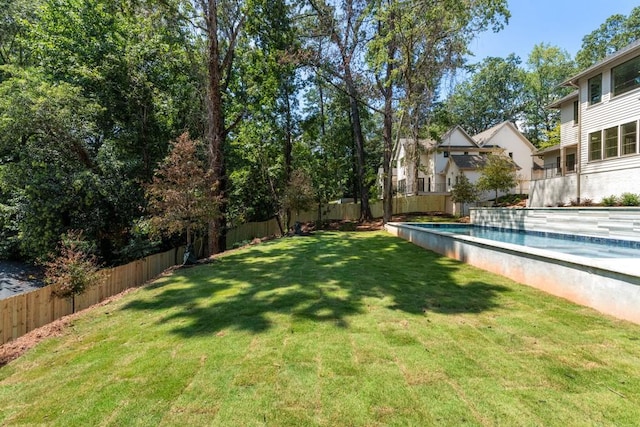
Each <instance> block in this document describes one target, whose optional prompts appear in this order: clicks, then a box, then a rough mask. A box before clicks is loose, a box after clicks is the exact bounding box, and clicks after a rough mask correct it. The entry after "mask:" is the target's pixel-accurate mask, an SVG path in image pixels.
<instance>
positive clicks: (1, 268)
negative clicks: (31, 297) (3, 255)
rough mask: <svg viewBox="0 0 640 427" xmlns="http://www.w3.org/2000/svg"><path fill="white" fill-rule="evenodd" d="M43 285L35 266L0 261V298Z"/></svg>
mask: <svg viewBox="0 0 640 427" xmlns="http://www.w3.org/2000/svg"><path fill="white" fill-rule="evenodd" d="M42 286H44V284H43V283H42V278H41V273H40V270H39V269H38V268H37V267H34V266H32V265H29V264H24V263H20V262H15V261H0V299H5V298H10V297H12V296H15V295H18V294H22V293H25V292H30V291H32V290H34V289H38V288H40V287H42Z"/></svg>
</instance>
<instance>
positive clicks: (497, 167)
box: [477, 154, 516, 201]
mask: <svg viewBox="0 0 640 427" xmlns="http://www.w3.org/2000/svg"><path fill="white" fill-rule="evenodd" d="M515 185H516V166H515V164H514V163H513V161H512V160H511V159H510V158H509V157H507V156H502V155H497V154H489V155H487V162H486V164H485V166H484V167H482V169H481V175H480V179H478V183H477V186H478V189H480V190H483V191H489V190H493V191H495V199H496V201H497V199H498V191H504V192H508V191H509V190H511V189H512V188H513V187H514V186H515Z"/></svg>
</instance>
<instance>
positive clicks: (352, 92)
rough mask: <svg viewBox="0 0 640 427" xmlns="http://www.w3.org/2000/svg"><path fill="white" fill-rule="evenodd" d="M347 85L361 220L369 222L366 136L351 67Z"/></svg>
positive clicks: (370, 216) (347, 71)
mask: <svg viewBox="0 0 640 427" xmlns="http://www.w3.org/2000/svg"><path fill="white" fill-rule="evenodd" d="M344 80H345V84H346V86H347V93H348V94H349V109H350V115H351V126H352V127H353V139H354V142H355V145H356V147H355V148H356V165H357V171H356V172H357V181H358V183H357V184H358V192H359V193H360V220H361V221H368V220H371V219H372V215H371V207H370V206H369V191H368V189H367V187H366V183H365V172H366V171H365V150H364V136H363V134H362V124H361V120H360V108H359V106H358V93H357V90H356V86H355V83H354V81H353V77H352V75H351V69H350V67H348V66H347V67H345V79H344Z"/></svg>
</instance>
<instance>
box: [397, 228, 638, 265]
mask: <svg viewBox="0 0 640 427" xmlns="http://www.w3.org/2000/svg"><path fill="white" fill-rule="evenodd" d="M408 224H411V225H415V226H416V227H419V228H426V229H431V230H434V231H437V232H441V233H448V234H458V235H464V236H472V237H477V238H480V239H487V240H493V241H497V242H503V243H509V244H514V245H520V246H526V247H529V248H539V249H545V250H550V251H556V252H561V253H564V254H570V255H577V256H582V257H587V258H638V259H640V242H635V241H629V240H618V239H605V238H601V237H591V236H581V235H575V234H559V233H548V232H536V231H524V230H514V229H506V228H497V227H482V226H476V225H473V224H442V223H426V224H425V223H408Z"/></svg>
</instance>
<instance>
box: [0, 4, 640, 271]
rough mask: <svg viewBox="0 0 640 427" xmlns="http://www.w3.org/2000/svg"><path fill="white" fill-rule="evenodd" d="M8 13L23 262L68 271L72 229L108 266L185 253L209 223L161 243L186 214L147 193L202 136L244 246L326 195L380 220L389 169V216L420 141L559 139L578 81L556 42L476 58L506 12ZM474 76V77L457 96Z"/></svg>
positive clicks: (130, 8)
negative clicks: (65, 262) (562, 108)
mask: <svg viewBox="0 0 640 427" xmlns="http://www.w3.org/2000/svg"><path fill="white" fill-rule="evenodd" d="M1 5H2V10H1V11H0V257H3V258H6V257H16V258H21V259H32V260H33V259H47V258H49V259H51V258H53V257H55V253H56V248H60V243H59V242H60V241H61V239H62V238H63V237H64V236H65V235H67V233H68V232H69V231H71V230H81V231H82V236H83V239H85V240H86V241H87V242H88V243H89V244H91V245H92V247H94V248H95V255H96V257H97V258H98V259H99V261H100V262H101V263H105V264H107V265H110V264H116V263H122V262H126V261H129V260H130V259H132V258H134V257H136V256H140V255H141V254H143V253H146V252H148V251H150V250H152V249H154V248H158V247H162V246H163V245H164V246H165V247H168V246H169V245H173V244H174V243H175V242H178V241H184V240H185V238H188V236H189V235H190V232H189V231H188V230H191V228H192V227H191V226H188V227H185V226H184V225H185V223H184V222H183V223H181V225H180V226H177V227H168V228H167V230H170V231H171V232H170V233H168V234H171V235H170V236H169V235H166V236H165V237H164V238H163V240H162V242H160V243H158V242H156V241H155V240H154V239H153V238H152V237H151V235H152V233H151V228H150V227H149V226H148V224H149V223H150V222H149V219H150V218H152V217H156V218H158V217H159V215H160V214H161V213H164V214H167V213H168V212H169V211H170V209H169V206H168V205H167V206H163V207H162V209H158V205H157V203H156V202H157V201H158V200H161V196H160V193H156V194H155V195H153V196H152V197H151V198H149V197H146V196H145V189H147V190H148V189H149V188H150V187H149V186H150V185H153V184H152V183H153V182H154V176H155V179H156V181H155V182H156V184H157V186H158V188H161V186H160V182H159V181H158V179H159V176H158V175H157V174H156V175H154V173H156V172H158V171H162V168H163V167H164V168H166V167H167V165H168V163H167V161H166V159H167V156H168V155H169V156H171V155H174V154H176V151H175V150H176V149H177V146H176V145H175V144H173V143H172V142H171V141H175V140H176V138H179V137H180V135H183V134H185V132H188V133H189V135H190V138H192V139H193V140H198V141H202V145H201V146H200V147H201V149H202V152H199V153H200V154H199V155H198V156H197V159H195V158H194V159H192V160H191V162H192V164H195V163H194V162H196V161H197V162H202V165H203V167H204V169H203V170H202V174H201V175H198V176H197V177H195V178H194V177H193V176H192V177H191V178H192V179H191V184H192V185H193V188H189V187H184V188H183V190H180V192H183V193H184V194H183V195H185V196H187V195H194V194H197V195H198V196H197V197H196V199H197V201H198V203H200V202H202V201H203V200H205V201H206V203H205V205H207V206H209V207H212V206H215V215H210V216H209V221H208V222H209V224H208V227H207V234H208V237H209V239H208V249H209V251H210V252H216V251H221V250H224V245H225V232H226V230H227V229H228V228H230V227H234V226H235V225H237V224H240V223H242V222H248V221H262V220H267V219H270V218H276V219H277V220H278V221H279V224H280V226H281V232H282V233H286V232H287V229H288V228H289V226H290V218H291V217H292V213H291V212H292V210H296V209H299V207H300V206H303V205H304V206H308V205H309V203H310V201H311V200H313V201H314V205H316V206H320V205H322V204H323V203H325V202H327V201H329V200H331V199H336V198H343V197H344V198H353V199H356V200H358V203H359V204H360V207H361V212H362V215H361V216H362V218H363V219H364V218H368V217H369V216H370V210H369V208H368V206H369V200H370V199H371V198H373V197H377V196H378V195H379V189H378V188H377V182H378V173H379V170H380V171H382V174H381V176H382V181H383V183H384V184H383V192H382V193H383V195H384V196H385V210H384V215H385V219H389V218H390V212H391V194H392V190H393V189H392V179H391V175H392V172H393V165H392V164H391V162H392V159H393V154H394V150H396V149H397V141H398V140H399V138H400V137H402V138H409V139H411V140H413V141H416V142H417V140H418V139H419V138H423V137H425V136H433V137H435V138H437V137H438V136H439V135H438V132H435V133H434V129H438V130H439V132H441V131H443V130H444V129H446V128H447V126H450V125H452V124H460V125H462V126H463V127H465V129H467V130H468V131H469V132H471V133H474V132H480V131H483V130H485V129H486V128H487V127H490V126H492V125H495V124H497V123H499V122H501V121H504V120H511V121H515V122H517V123H518V124H519V126H520V127H521V129H522V130H523V131H524V132H525V134H526V135H527V136H528V137H529V139H530V140H531V141H532V142H534V143H535V144H539V145H542V144H547V143H549V141H550V140H551V139H552V138H553V135H554V132H555V130H556V129H557V126H556V125H557V113H556V112H554V111H549V110H548V109H546V105H548V104H549V103H550V102H553V101H554V100H555V99H557V98H558V97H560V96H562V95H563V94H564V92H563V90H564V89H558V88H557V84H558V83H559V82H561V81H562V80H563V79H565V78H566V77H568V76H569V75H570V74H571V73H573V72H575V70H576V68H575V67H574V61H573V59H572V58H569V57H568V55H567V53H566V52H565V51H564V50H562V49H561V48H559V47H556V46H551V45H545V44H540V45H538V46H536V47H535V48H534V49H533V51H532V52H531V54H530V55H529V57H528V58H527V59H526V60H525V61H523V60H522V59H521V58H518V57H516V56H515V55H510V56H508V57H507V58H486V59H485V60H483V61H482V62H481V63H479V64H468V63H467V61H468V60H469V53H470V46H471V44H470V42H471V41H472V40H473V38H474V37H475V36H476V35H477V34H479V33H481V32H483V31H487V30H491V31H499V30H500V29H501V28H502V27H503V26H504V25H506V24H507V23H508V19H509V16H510V14H509V11H508V8H507V1H506V0H473V1H468V0H442V1H437V2H432V1H423V0H418V1H414V2H406V1H399V0H341V1H330V0H300V1H291V0H276V1H267V0H198V1H194V0H149V1H144V2H140V1H137V0H116V1H114V0H35V1H26V0H13V1H3V2H2V3H1ZM639 22H640V8H635V9H633V10H632V11H631V13H630V14H629V15H628V16H622V15H620V16H618V15H616V16H612V17H611V18H609V19H608V20H607V21H606V22H605V23H603V25H602V26H601V27H600V28H598V29H596V30H594V32H593V33H591V34H589V35H587V36H585V38H584V40H583V48H582V50H581V51H580V53H579V54H578V57H577V58H576V61H577V63H578V66H580V67H584V66H586V65H587V64H591V63H592V62H594V61H596V60H598V59H601V57H602V56H603V55H606V54H608V53H610V52H611V51H612V50H614V49H618V48H620V47H621V46H622V45H624V44H626V43H628V42H630V41H632V40H636V39H637V38H638V33H639V30H638V28H640V27H639V26H640V24H639ZM460 70H466V72H465V76H467V77H468V78H467V79H466V80H465V81H463V82H461V83H460V84H459V85H458V86H457V87H456V88H454V89H453V90H452V91H451V93H450V94H449V93H446V91H443V87H444V85H443V82H445V81H449V80H448V79H450V78H451V76H452V75H453V74H455V73H456V72H459V71H460ZM416 147H417V145H416ZM416 157H417V156H416ZM169 158H170V157H169ZM188 161H189V160H186V162H187V163H188ZM413 167H416V168H419V167H420V165H419V164H417V163H416V164H415V165H414V166H413ZM177 169H180V168H177ZM177 169H176V170H177ZM182 170H183V172H184V171H185V170H189V168H188V167H187V168H182ZM193 170H194V171H195V169H193ZM198 171H199V172H198V173H200V169H198ZM161 175H163V176H164V178H168V177H169V175H171V174H170V173H169V172H168V171H167V170H165V171H164V172H162V173H161ZM416 175H417V174H416ZM174 176H178V174H174ZM196 178H197V179H196ZM165 183H166V182H165ZM174 184H176V183H174ZM176 185H177V184H176ZM295 187H299V188H300V189H301V190H300V191H296V190H295ZM303 187H304V191H302V188H303ZM162 188H163V189H162V190H160V192H165V193H168V192H169V190H168V187H162ZM191 190H193V191H194V192H195V193H193V192H191ZM147 193H148V191H147ZM298 196H301V197H300V198H298ZM302 196H304V197H302ZM176 200H177V199H176ZM190 200H191V199H190ZM194 200H195V199H194ZM191 201H192V200H191ZM191 201H187V200H185V201H182V202H176V203H174V205H189V204H190V203H191ZM198 209H199V208H198ZM198 209H195V208H194V210H195V211H197V210H198ZM194 210H192V211H194ZM160 211H163V212H160ZM207 214H208V215H209V214H211V212H208V213H207ZM318 214H319V215H318V216H319V217H321V216H322V211H320V210H319V212H318ZM202 218H203V217H201V216H200V217H198V220H197V221H196V222H198V224H200V223H201V221H202ZM183 219H184V218H183ZM188 221H190V220H188Z"/></svg>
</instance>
